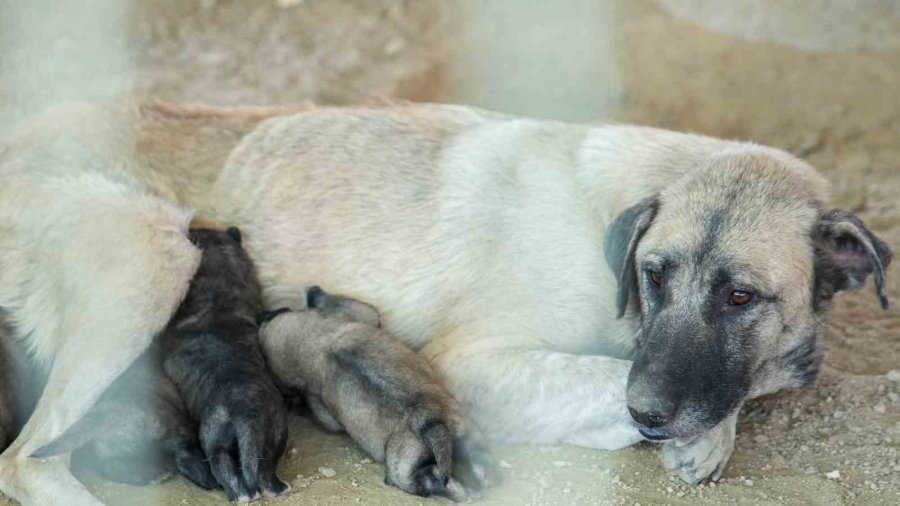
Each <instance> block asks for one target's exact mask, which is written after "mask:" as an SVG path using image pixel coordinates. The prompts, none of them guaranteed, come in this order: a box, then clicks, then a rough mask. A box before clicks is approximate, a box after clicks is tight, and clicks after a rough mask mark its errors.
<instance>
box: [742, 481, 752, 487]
mask: <svg viewBox="0 0 900 506" xmlns="http://www.w3.org/2000/svg"><path fill="white" fill-rule="evenodd" d="M744 485H746V486H748V487H752V486H753V480H744Z"/></svg>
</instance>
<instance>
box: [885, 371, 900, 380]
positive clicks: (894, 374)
mask: <svg viewBox="0 0 900 506" xmlns="http://www.w3.org/2000/svg"><path fill="white" fill-rule="evenodd" d="M885 376H887V379H889V380H891V381H900V369H894V370H893V371H888V373H887V374H885Z"/></svg>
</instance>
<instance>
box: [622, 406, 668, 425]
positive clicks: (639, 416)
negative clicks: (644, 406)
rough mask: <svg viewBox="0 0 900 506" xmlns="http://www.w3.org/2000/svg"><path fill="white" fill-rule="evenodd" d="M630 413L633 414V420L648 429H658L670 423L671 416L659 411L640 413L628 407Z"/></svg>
mask: <svg viewBox="0 0 900 506" xmlns="http://www.w3.org/2000/svg"><path fill="white" fill-rule="evenodd" d="M628 412H629V413H631V418H633V419H634V421H635V422H637V423H639V424H641V425H643V426H644V427H647V428H648V429H656V428H658V427H662V426H664V425H665V424H667V423H669V415H667V414H664V413H662V412H659V411H655V410H650V411H638V410H636V409H634V408H632V407H631V406H628Z"/></svg>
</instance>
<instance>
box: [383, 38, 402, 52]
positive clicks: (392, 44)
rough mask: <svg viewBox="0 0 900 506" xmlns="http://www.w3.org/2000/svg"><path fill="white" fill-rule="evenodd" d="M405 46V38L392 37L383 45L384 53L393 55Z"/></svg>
mask: <svg viewBox="0 0 900 506" xmlns="http://www.w3.org/2000/svg"><path fill="white" fill-rule="evenodd" d="M405 47H406V41H405V40H403V39H401V38H400V37H394V38H393V39H391V40H389V41H388V42H387V44H385V45H384V54H386V55H388V56H393V55H395V54H397V53H399V52H400V51H402V50H403V48H405Z"/></svg>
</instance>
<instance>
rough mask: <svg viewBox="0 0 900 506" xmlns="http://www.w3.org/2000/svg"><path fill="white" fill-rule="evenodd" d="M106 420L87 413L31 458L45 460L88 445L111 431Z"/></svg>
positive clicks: (36, 451)
mask: <svg viewBox="0 0 900 506" xmlns="http://www.w3.org/2000/svg"><path fill="white" fill-rule="evenodd" d="M106 420H108V419H106ZM106 420H104V417H101V416H97V415H93V414H90V413H88V414H87V415H85V416H84V417H83V418H82V419H81V420H78V421H77V422H75V424H74V425H72V426H71V427H69V430H67V431H65V432H63V433H62V435H60V436H59V437H58V438H56V439H54V440H53V441H51V442H49V443H47V444H45V445H44V446H42V447H40V448H38V449H37V450H35V451H34V452H33V453H32V454H31V457H32V458H36V459H45V458H48V457H52V456H54V455H60V454H63V453H69V452H71V451H74V450H77V449H78V448H81V447H82V446H84V445H86V444H88V443H90V442H91V440H93V439H94V438H96V437H97V436H99V435H101V434H104V433H106V432H108V431H109V430H110V429H112V427H111V426H110V423H109V422H108V421H106Z"/></svg>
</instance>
